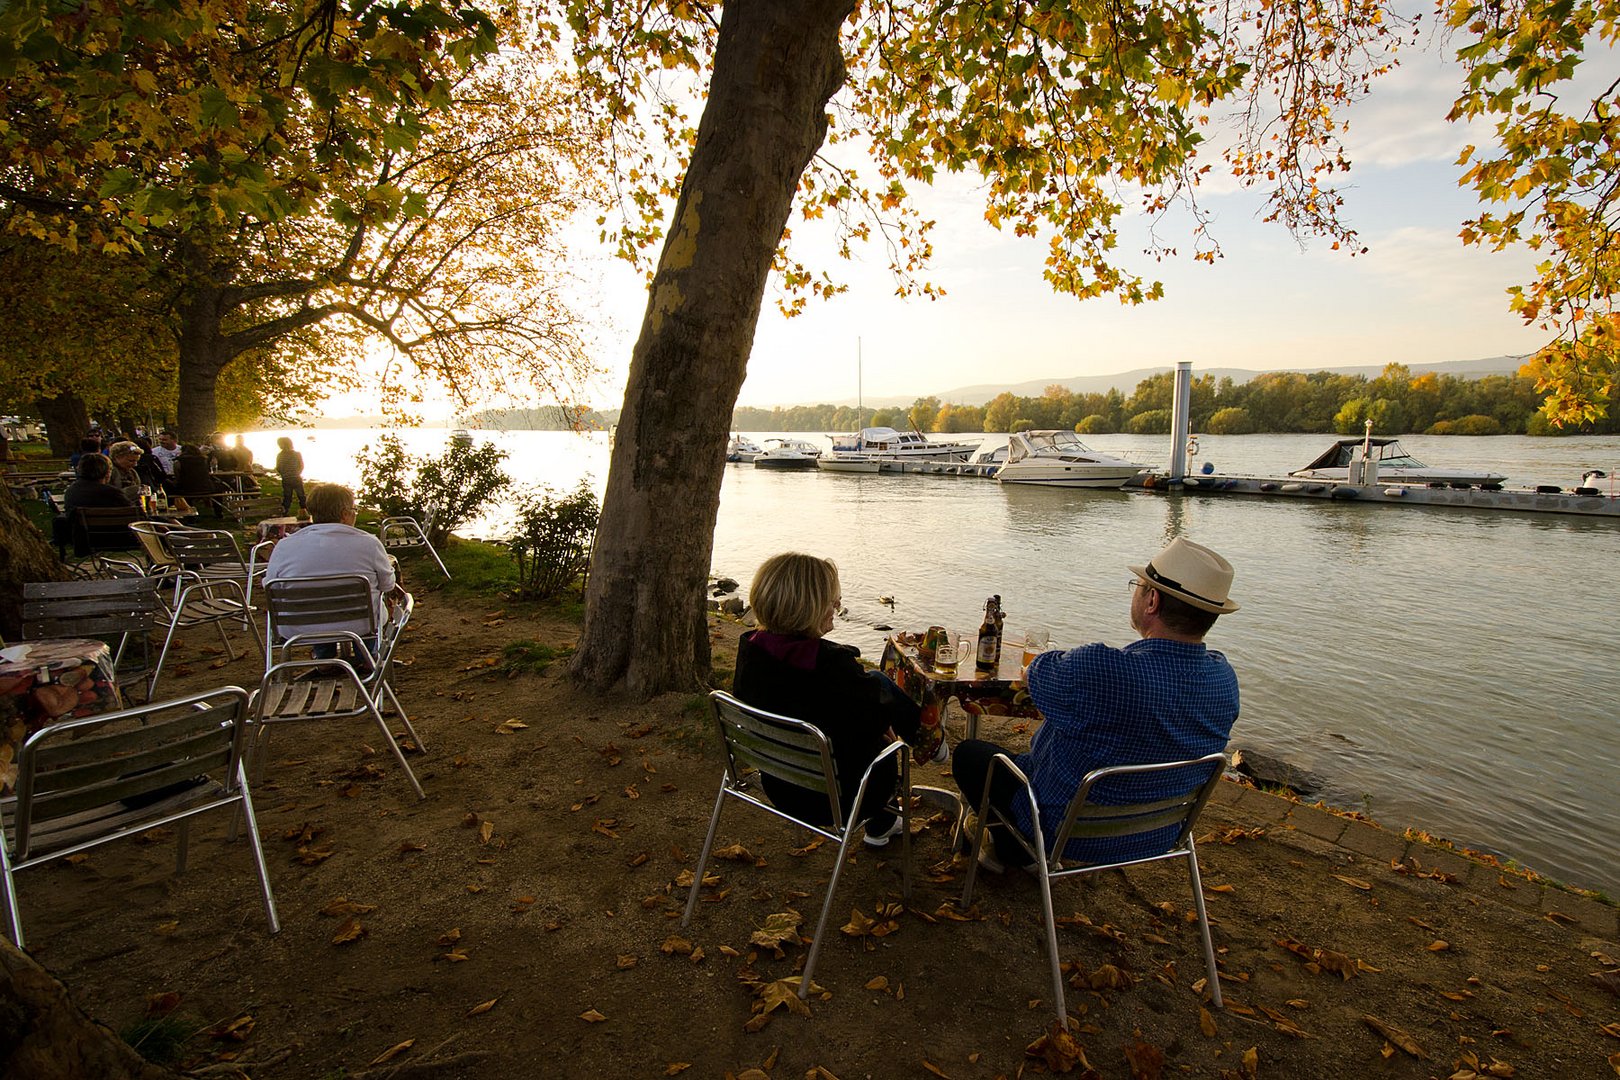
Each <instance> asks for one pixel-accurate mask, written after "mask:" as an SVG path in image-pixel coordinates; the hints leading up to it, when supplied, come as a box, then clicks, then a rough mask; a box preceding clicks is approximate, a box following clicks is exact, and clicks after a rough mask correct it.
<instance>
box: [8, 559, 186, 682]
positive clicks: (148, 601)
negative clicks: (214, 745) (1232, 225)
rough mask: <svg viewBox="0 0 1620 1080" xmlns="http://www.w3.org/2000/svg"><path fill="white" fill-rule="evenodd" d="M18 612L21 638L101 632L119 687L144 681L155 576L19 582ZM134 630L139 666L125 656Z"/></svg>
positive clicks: (155, 615)
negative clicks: (20, 601)
mask: <svg viewBox="0 0 1620 1080" xmlns="http://www.w3.org/2000/svg"><path fill="white" fill-rule="evenodd" d="M22 615H23V625H22V633H23V640H24V641H36V640H39V639H41V638H99V639H101V640H104V641H107V642H108V644H112V645H113V646H114V648H113V670H114V671H115V672H116V673H117V678H118V685H119V687H120V688H122V687H124V686H125V685H126V684H129V683H136V682H142V683H144V682H146V680H147V679H148V678H149V677H150V676H151V671H152V643H151V633H152V631H153V630H154V629H156V628H157V626H158V619H159V615H160V608H159V604H158V598H157V582H156V580H154V579H152V578H145V577H124V578H116V579H113V580H110V581H30V582H27V583H25V584H24V585H23V612H22ZM132 636H133V637H134V638H135V642H134V643H135V645H136V647H137V648H138V649H139V650H140V654H141V663H140V665H139V666H138V667H130V666H128V665H126V664H125V662H124V661H125V657H126V656H127V655H129V654H130V653H131V651H132V650H131V649H130V648H129V646H130V644H131V642H130V638H131V637H132ZM114 638H116V639H117V642H116V644H114V643H113V640H112V639H114ZM147 700H150V698H148V699H147Z"/></svg>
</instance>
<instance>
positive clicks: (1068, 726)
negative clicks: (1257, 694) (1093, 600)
mask: <svg viewBox="0 0 1620 1080" xmlns="http://www.w3.org/2000/svg"><path fill="white" fill-rule="evenodd" d="M1027 681H1028V685H1029V692H1030V696H1031V697H1032V698H1033V699H1034V701H1035V706H1036V708H1038V709H1040V711H1041V715H1042V716H1043V717H1044V718H1045V721H1044V722H1043V723H1042V724H1041V726H1040V728H1039V730H1037V731H1036V732H1035V738H1034V739H1033V740H1032V741H1031V743H1030V747H1029V752H1028V753H1027V754H1021V755H1019V756H1018V758H1017V759H1016V760H1017V762H1018V767H1019V768H1021V769H1023V770H1024V772H1025V774H1026V775H1027V776H1028V777H1029V779H1030V783H1031V784H1033V785H1034V788H1035V801H1036V802H1037V803H1038V804H1039V805H1040V810H1041V828H1042V832H1043V834H1044V838H1045V841H1046V844H1047V851H1048V854H1050V853H1051V845H1052V843H1053V841H1054V839H1055V834H1056V832H1057V830H1058V829H1059V828H1060V827H1061V826H1062V824H1063V815H1064V813H1065V811H1066V810H1067V809H1068V805H1069V801H1070V800H1071V799H1073V798H1074V793H1075V792H1076V791H1078V790H1079V788H1080V781H1081V779H1082V778H1084V776H1085V775H1086V773H1088V772H1090V771H1091V770H1093V769H1100V768H1104V767H1106V766H1109V765H1144V764H1149V763H1152V762H1161V761H1182V760H1186V759H1188V758H1196V757H1202V756H1204V755H1205V754H1212V753H1214V752H1216V751H1217V750H1223V749H1225V747H1226V740H1227V736H1228V735H1229V734H1230V733H1231V730H1232V724H1233V723H1234V722H1235V721H1236V720H1237V717H1238V684H1237V676H1236V675H1235V674H1233V672H1232V665H1231V664H1229V663H1227V660H1226V657H1225V656H1224V655H1223V654H1221V653H1219V652H1216V651H1215V650H1213V649H1209V648H1206V647H1205V646H1204V645H1202V644H1197V645H1192V644H1188V643H1186V642H1181V641H1167V640H1164V639H1162V638H1143V639H1141V640H1139V641H1134V642H1132V643H1131V644H1129V645H1127V646H1125V647H1124V648H1123V649H1115V648H1112V647H1110V646H1108V645H1102V644H1096V645H1086V646H1083V647H1081V648H1078V649H1071V650H1068V651H1066V652H1060V651H1054V652H1046V653H1042V654H1041V655H1040V656H1037V657H1036V658H1035V660H1034V661H1033V662H1032V663H1031V664H1030V666H1029V674H1028V678H1027ZM1190 779H1192V778H1191V777H1190V776H1189V775H1188V773H1187V772H1185V771H1183V772H1177V773H1170V774H1166V775H1162V776H1159V775H1150V776H1148V777H1144V778H1140V779H1138V778H1124V779H1120V780H1115V781H1111V782H1110V783H1109V784H1108V785H1106V786H1105V787H1099V788H1096V789H1093V791H1092V798H1093V800H1094V801H1097V802H1103V803H1126V802H1146V801H1151V800H1154V799H1167V798H1171V797H1173V796H1175V795H1179V794H1182V793H1183V792H1185V791H1187V790H1188V788H1189V787H1190V786H1191V785H1190V784H1189V780H1190ZM1202 779H1203V778H1202V777H1200V778H1198V780H1202ZM1195 782H1196V781H1195ZM1013 812H1014V816H1015V819H1016V821H1017V823H1018V828H1019V829H1020V831H1022V832H1023V833H1024V835H1025V836H1032V835H1033V834H1034V829H1033V827H1032V823H1031V821H1030V813H1029V803H1028V801H1027V800H1026V799H1025V798H1023V797H1022V796H1020V797H1019V798H1018V799H1017V800H1016V801H1015V802H1014V805H1013ZM1174 841H1175V830H1174V829H1160V830H1158V831H1157V832H1154V833H1146V834H1142V835H1138V836H1132V837H1124V838H1121V839H1101V840H1098V839H1090V840H1072V841H1070V842H1069V846H1068V848H1067V850H1066V851H1065V852H1064V854H1065V856H1066V857H1067V858H1069V859H1074V860H1080V861H1085V862H1093V863H1098V862H1112V861H1114V860H1117V859H1129V858H1137V857H1144V856H1149V855H1154V854H1157V853H1158V852H1160V851H1163V850H1164V849H1165V848H1166V847H1168V846H1169V845H1170V844H1171V843H1173V842H1174Z"/></svg>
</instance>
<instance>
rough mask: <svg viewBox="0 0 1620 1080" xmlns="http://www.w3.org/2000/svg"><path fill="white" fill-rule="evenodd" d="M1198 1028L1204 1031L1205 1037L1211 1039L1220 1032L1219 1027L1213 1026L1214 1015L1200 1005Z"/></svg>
mask: <svg viewBox="0 0 1620 1080" xmlns="http://www.w3.org/2000/svg"><path fill="white" fill-rule="evenodd" d="M1198 1030H1199V1031H1202V1032H1203V1033H1204V1037H1205V1038H1206V1039H1213V1038H1215V1037H1216V1036H1217V1035H1219V1034H1220V1029H1219V1028H1217V1027H1216V1026H1215V1017H1213V1016H1211V1015H1210V1012H1209V1010H1208V1009H1206V1008H1204V1007H1203V1006H1202V1005H1200V1006H1198Z"/></svg>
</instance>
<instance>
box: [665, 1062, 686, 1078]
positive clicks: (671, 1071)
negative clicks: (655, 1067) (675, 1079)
mask: <svg viewBox="0 0 1620 1080" xmlns="http://www.w3.org/2000/svg"><path fill="white" fill-rule="evenodd" d="M691 1067H692V1063H691V1062H690V1061H675V1062H671V1063H670V1064H668V1065H666V1066H664V1075H665V1076H675V1075H677V1074H679V1073H683V1072H685V1071H686V1070H687V1069H690V1068H691Z"/></svg>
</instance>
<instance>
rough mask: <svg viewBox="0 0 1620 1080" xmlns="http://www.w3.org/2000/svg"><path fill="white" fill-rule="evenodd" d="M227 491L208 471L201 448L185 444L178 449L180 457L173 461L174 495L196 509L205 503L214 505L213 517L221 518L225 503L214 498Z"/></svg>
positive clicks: (206, 461)
mask: <svg viewBox="0 0 1620 1080" xmlns="http://www.w3.org/2000/svg"><path fill="white" fill-rule="evenodd" d="M229 490H230V488H228V487H226V486H225V484H224V482H223V481H221V480H219V479H217V478H216V477H215V476H214V474H213V473H211V472H210V471H209V470H208V458H206V457H205V456H203V452H202V447H200V446H193V445H191V444H190V443H187V444H186V445H184V446H182V447H181V448H180V456H179V457H177V458H175V461H174V493H175V494H176V495H178V496H179V497H180V498H182V499H186V500H187V501H189V502H191V503H192V505H194V506H197V507H198V508H201V506H202V504H203V503H205V502H211V503H213V504H214V516H215V517H216V518H223V517H224V516H225V503H224V501H223V500H222V499H218V498H216V497H215V496H217V495H220V494H222V493H224V492H227V491H229Z"/></svg>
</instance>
